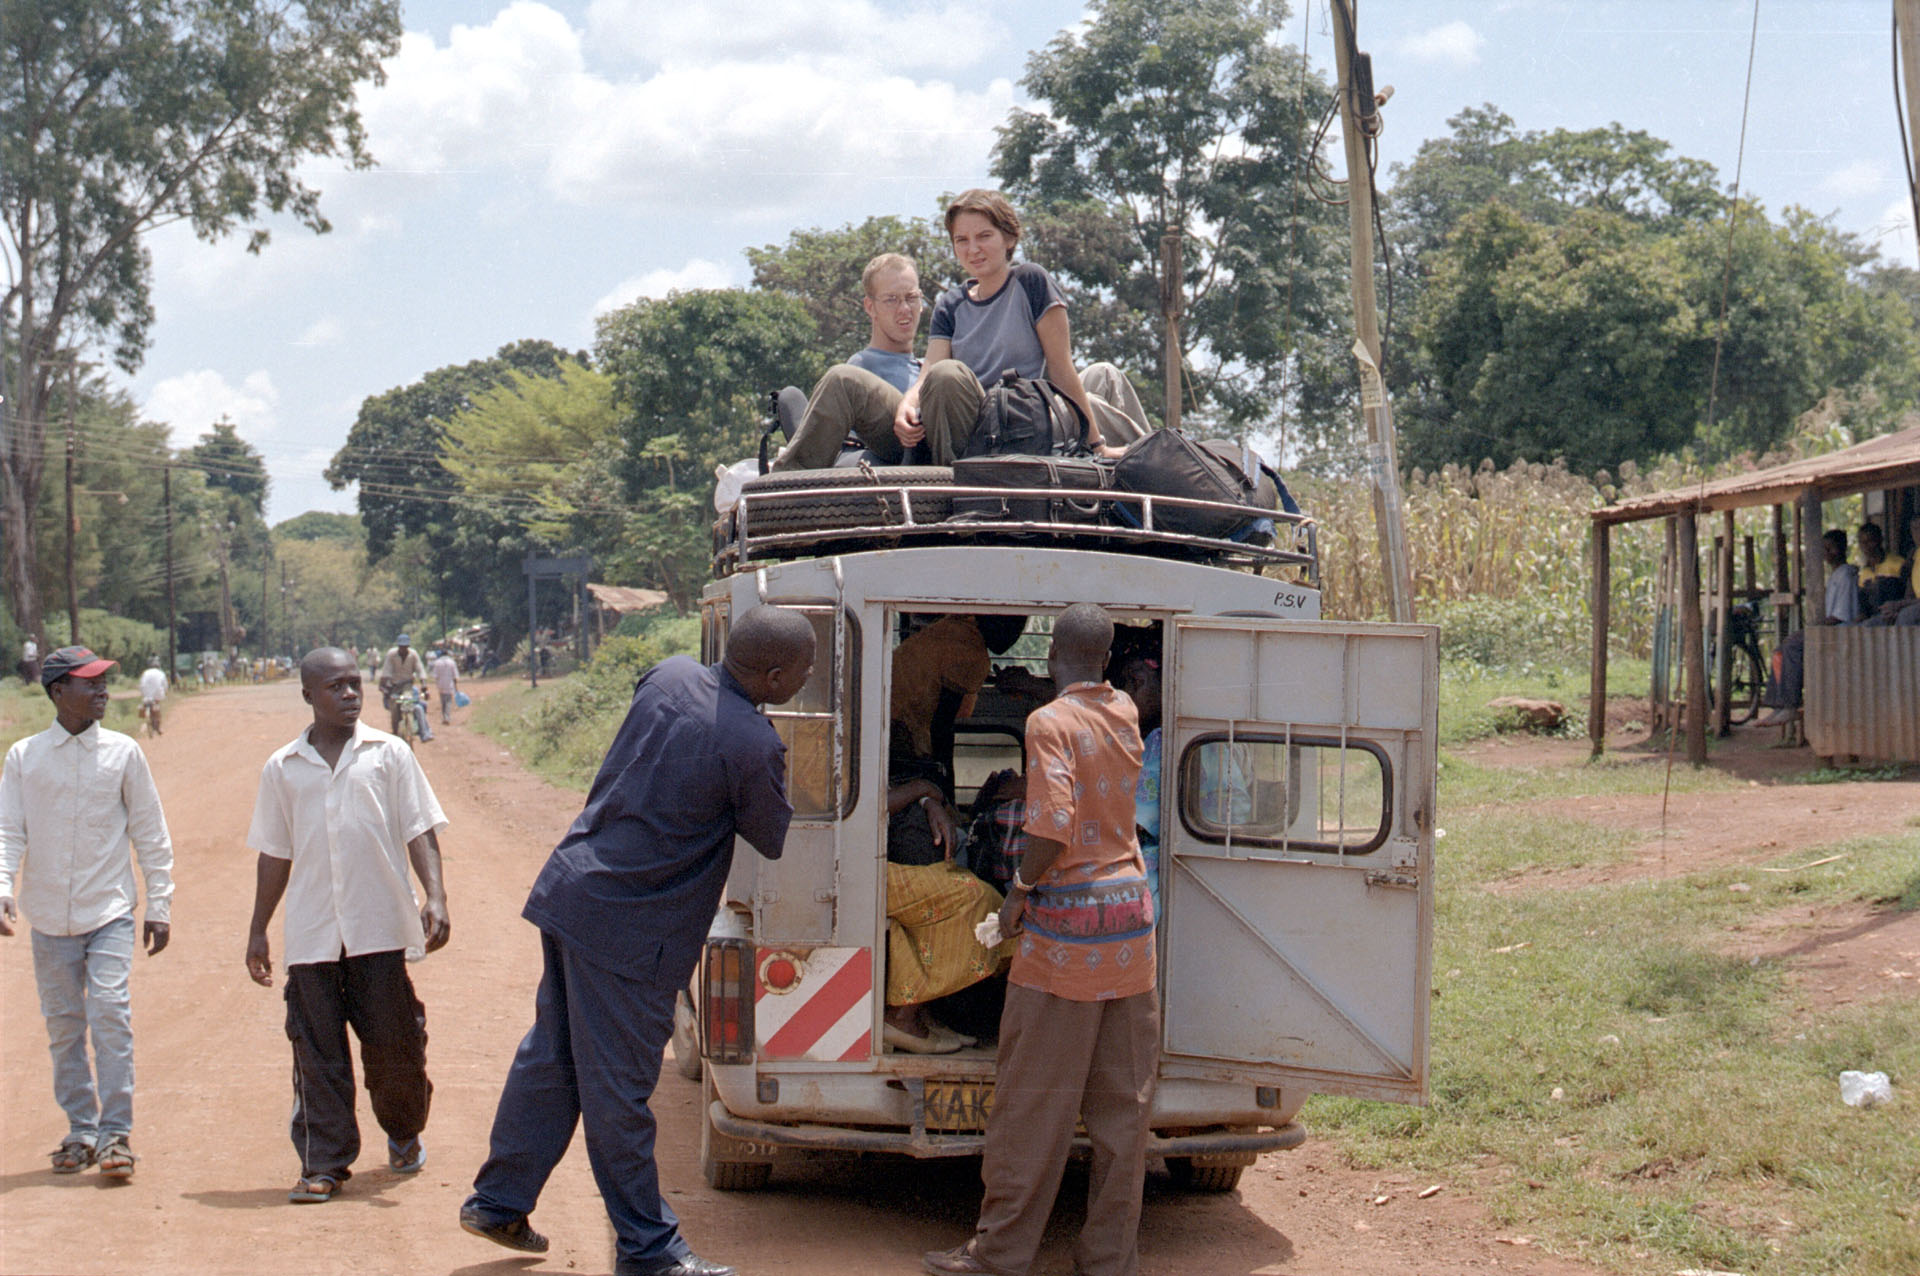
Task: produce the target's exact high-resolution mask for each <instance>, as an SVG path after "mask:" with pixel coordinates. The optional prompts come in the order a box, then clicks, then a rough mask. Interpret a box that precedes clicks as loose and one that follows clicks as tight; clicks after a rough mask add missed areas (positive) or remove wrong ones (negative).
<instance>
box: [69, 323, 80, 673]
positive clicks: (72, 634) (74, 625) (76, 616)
mask: <svg viewBox="0 0 1920 1276" xmlns="http://www.w3.org/2000/svg"><path fill="white" fill-rule="evenodd" d="M76 357H77V356H76ZM76 371H77V369H76V368H75V367H74V365H73V364H71V363H69V364H68V365H67V642H68V643H69V644H70V645H72V646H75V647H78V646H79V645H80V585H79V582H78V581H77V579H76V578H75V576H74V570H73V538H74V535H75V533H77V532H78V531H79V530H80V520H79V518H78V517H77V516H76V515H75V514H74V512H73V425H74V421H73V410H74V408H73V396H74V391H75V388H76V384H77V378H76V376H75V373H76Z"/></svg>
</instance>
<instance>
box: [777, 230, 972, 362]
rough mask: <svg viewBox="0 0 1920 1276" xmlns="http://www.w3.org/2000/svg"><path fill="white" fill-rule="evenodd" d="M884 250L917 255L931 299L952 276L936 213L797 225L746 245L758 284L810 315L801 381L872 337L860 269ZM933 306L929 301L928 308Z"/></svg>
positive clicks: (950, 259)
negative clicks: (777, 238) (825, 226)
mask: <svg viewBox="0 0 1920 1276" xmlns="http://www.w3.org/2000/svg"><path fill="white" fill-rule="evenodd" d="M881 253H902V254H904V255H906V256H907V257H910V258H912V259H913V264H914V267H915V269H917V270H918V271H919V274H920V289H921V291H922V292H924V293H926V294H927V296H928V297H929V298H931V297H934V296H936V295H938V293H939V292H940V290H941V289H942V288H943V287H945V286H946V285H947V284H948V283H951V282H958V281H957V280H955V279H954V278H953V276H954V262H953V250H952V248H951V247H950V246H949V244H948V242H947V234H946V231H945V230H944V229H942V228H941V225H940V222H939V221H938V220H937V219H935V218H931V217H928V218H911V219H910V218H905V217H869V218H867V220H865V221H863V222H861V223H859V224H858V225H852V226H840V227H836V228H835V229H833V230H821V229H820V228H819V227H817V226H816V227H812V228H810V229H807V230H796V231H794V232H793V233H792V234H791V235H788V236H787V242H786V243H784V244H766V245H763V246H761V247H759V248H749V249H747V261H748V263H749V264H750V265H752V267H753V286H754V287H755V288H758V289H760V290H762V291H764V292H770V293H776V294H779V295H781V296H785V297H791V298H793V299H794V300H795V301H798V302H799V303H800V304H801V306H803V307H804V308H805V309H806V312H807V316H808V318H810V319H811V320H812V328H813V340H812V341H811V342H809V343H808V349H807V350H806V351H805V352H804V354H803V357H802V362H803V363H804V365H805V366H804V367H796V368H795V369H793V370H792V372H791V373H790V374H789V376H790V379H791V380H792V381H794V382H795V383H797V384H799V385H802V386H811V385H812V384H813V383H814V382H815V381H817V380H819V378H820V375H821V374H822V373H824V372H825V371H826V370H827V369H828V368H830V367H832V366H833V365H834V364H836V363H841V362H844V361H845V360H846V357H847V356H848V355H850V354H852V353H853V352H854V351H856V350H859V349H860V348H861V347H862V346H864V345H866V344H867V338H868V337H869V336H870V335H872V330H871V325H870V324H869V322H868V320H867V313H866V311H865V310H863V309H861V306H860V300H861V298H862V297H863V296H865V292H864V290H863V289H862V288H861V285H860V274H861V272H862V271H864V270H865V269H866V268H867V263H868V262H870V261H872V260H873V259H874V258H875V257H878V256H879V255H880V254H881ZM930 309H931V307H929V310H930Z"/></svg>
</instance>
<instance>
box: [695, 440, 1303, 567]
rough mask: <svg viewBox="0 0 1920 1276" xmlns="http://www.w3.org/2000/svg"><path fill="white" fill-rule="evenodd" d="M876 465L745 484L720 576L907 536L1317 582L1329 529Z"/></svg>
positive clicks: (895, 542) (891, 544) (1225, 506)
mask: <svg viewBox="0 0 1920 1276" xmlns="http://www.w3.org/2000/svg"><path fill="white" fill-rule="evenodd" d="M871 473H872V478H873V481H872V482H871V483H870V484H862V485H860V486H857V487H848V486H845V485H841V484H835V485H825V484H823V485H822V486H820V487H818V488H808V487H787V488H783V489H781V490H778V491H770V492H753V491H749V492H743V493H741V495H740V499H739V502H738V503H737V504H736V505H735V506H734V507H733V508H732V509H731V510H729V511H727V512H726V513H725V514H722V515H721V516H720V518H719V520H718V521H717V522H716V523H715V524H714V559H713V569H714V575H715V576H727V575H731V574H733V573H735V572H739V571H743V570H746V569H747V568H748V567H749V566H750V565H756V564H757V563H758V562H759V561H762V560H776V561H777V560H783V559H796V558H815V557H818V556H820V555H821V554H823V553H827V552H833V553H845V552H849V551H850V550H861V549H892V548H896V547H899V546H903V545H938V544H974V545H1006V546H1033V545H1045V546H1046V547H1048V548H1056V549H1098V550H1106V551H1109V552H1115V551H1117V552H1122V553H1137V554H1145V555H1150V556H1154V557H1159V558H1168V559H1179V560H1183V561H1188V562H1194V561H1199V562H1208V563H1214V564H1217V565H1220V566H1234V567H1256V568H1257V567H1267V566H1290V567H1298V568H1301V569H1302V570H1303V573H1304V576H1305V579H1306V583H1308V584H1309V585H1311V586H1313V587H1315V588H1318V586H1319V584H1320V560H1319V544H1318V528H1317V527H1316V525H1315V523H1314V520H1313V519H1311V518H1309V517H1308V516H1306V515H1304V514H1288V513H1284V512H1281V511H1277V510H1269V509H1262V508H1260V507H1258V506H1252V505H1237V504H1229V503H1226V502H1221V501H1206V500H1198V499H1194V498H1190V497H1178V496H1150V495H1146V494H1144V493H1138V492H1122V491H1116V490H1113V489H1103V490H1099V491H1091V490H1090V491H1068V490H1063V489H1061V488H1051V487H1050V488H1011V487H991V488H989V487H975V486H968V485H965V484H959V483H930V484H929V483H889V482H888V481H887V479H886V470H885V468H877V469H874V470H873V471H871ZM956 497H958V498H969V497H974V498H986V500H985V501H977V502H975V504H976V505H978V504H999V505H1001V506H1002V507H1003V508H1004V509H1006V510H1008V511H1011V510H1012V509H1013V507H1014V505H1015V504H1016V503H1017V504H1024V505H1038V506H1039V507H1040V508H1041V509H1043V510H1045V511H1048V512H1052V511H1057V510H1061V509H1069V510H1071V511H1073V513H1074V519H1073V521H1066V520H1062V519H1059V518H1051V519H1049V518H1039V519H1035V518H1026V517H1012V516H1009V517H983V516H981V515H980V514H977V513H968V514H961V515H955V514H954V513H953V512H952V511H953V508H954V504H955V498H956ZM809 505H814V506H818V507H820V508H819V511H818V512H819V515H820V517H819V519H818V521H817V522H816V521H814V520H812V519H810V518H809V517H808V514H809V508H808V507H809ZM828 507H830V508H828ZM1173 511H1181V512H1183V513H1190V514H1202V515H1207V514H1211V515H1214V516H1216V517H1217V518H1219V519H1220V520H1222V521H1225V522H1229V523H1233V524H1238V525H1240V526H1251V525H1253V524H1254V522H1255V521H1256V520H1261V519H1264V520H1267V521H1268V522H1270V523H1271V525H1272V527H1273V533H1272V536H1271V537H1270V538H1267V539H1266V540H1265V543H1256V540H1255V539H1254V538H1248V539H1244V540H1231V539H1227V538H1226V537H1218V536H1206V535H1197V534H1194V533H1191V532H1176V531H1168V530H1165V529H1164V528H1163V527H1161V526H1160V524H1161V523H1162V522H1163V521H1164V520H1165V518H1166V516H1167V515H1168V514H1169V513H1171V512H1173Z"/></svg>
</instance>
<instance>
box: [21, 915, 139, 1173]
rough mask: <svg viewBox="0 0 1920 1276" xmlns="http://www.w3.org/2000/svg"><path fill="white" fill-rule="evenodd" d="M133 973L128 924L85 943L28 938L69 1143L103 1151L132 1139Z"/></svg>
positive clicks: (78, 938) (117, 923) (125, 920)
mask: <svg viewBox="0 0 1920 1276" xmlns="http://www.w3.org/2000/svg"><path fill="white" fill-rule="evenodd" d="M132 971H133V918H132V917H130V916H129V917H119V918H115V919H114V920H113V921H110V922H108V923H107V924H106V925H104V926H102V927H100V928H99V929H98V930H94V931H89V932H88V933H86V934H84V935H43V934H41V933H40V932H39V931H37V930H36V931H34V932H33V976H34V979H35V981H36V982H37V983H38V984H39V986H40V1013H41V1014H43V1015H45V1016H46V1018H47V1038H48V1043H49V1045H50V1047H51V1049H52V1053H53V1097H54V1098H55V1099H56V1100H57V1101H58V1102H59V1104H60V1107H61V1108H62V1109H63V1110H64V1111H65V1112H66V1114H67V1129H68V1131H69V1134H68V1137H69V1138H74V1139H81V1140H84V1141H86V1142H87V1143H96V1142H98V1143H104V1142H106V1140H108V1139H110V1138H113V1137H114V1136H116V1135H120V1136H124V1135H127V1134H130V1133H132V1131H133V1000H132V997H131V996H130V995H129V994H128V991H127V979H128V976H129V975H130V974H131V973H132ZM89 1032H91V1033H92V1036H93V1062H92V1063H91V1064H89V1063H88V1061H87V1036H88V1033H89ZM96 1076H97V1078H98V1080H97V1083H96Z"/></svg>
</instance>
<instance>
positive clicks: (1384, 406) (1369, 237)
mask: <svg viewBox="0 0 1920 1276" xmlns="http://www.w3.org/2000/svg"><path fill="white" fill-rule="evenodd" d="M1330 3H1331V5H1332V9H1333V48H1334V62H1335V64H1336V66H1337V68H1338V70H1339V82H1340V131H1341V133H1342V135H1343V136H1344V137H1345V139H1346V148H1347V217H1348V222H1349V225H1350V227H1351V231H1352V236H1353V257H1352V269H1353V319H1354V327H1355V328H1356V329H1357V332H1358V339H1357V340H1355V342H1354V343H1353V354H1354V358H1355V359H1357V360H1358V361H1359V363H1360V415H1361V417H1362V418H1363V419H1364V420H1365V422H1366V426H1367V468H1368V470H1369V471H1370V474H1371V477H1372V481H1373V521H1374V526H1375V527H1376V529H1378V531H1379V535H1380V564H1381V568H1382V570H1383V571H1384V572H1385V574H1386V578H1387V599H1388V602H1389V604H1390V608H1391V613H1390V614H1391V615H1392V618H1393V619H1394V620H1396V621H1410V620H1412V619H1413V618H1414V616H1413V576H1412V572H1411V571H1410V570H1409V568H1408V564H1407V528H1406V510H1405V501H1404V499H1403V498H1402V496H1401V492H1400V461H1399V456H1398V454H1397V452H1396V450H1395V448H1394V438H1393V409H1392V408H1391V406H1390V405H1389V404H1388V403H1387V392H1386V385H1385V383H1384V382H1383V381H1382V380H1381V378H1380V316H1379V313H1378V311H1377V309H1376V308H1375V304H1374V296H1373V170H1372V162H1371V160H1369V158H1368V156H1367V148H1368V142H1369V140H1370V139H1372V138H1373V137H1376V136H1378V134H1379V132H1380V111H1379V103H1378V102H1377V101H1376V100H1375V98H1374V94H1373V60H1372V59H1371V58H1369V57H1368V56H1367V55H1366V54H1364V53H1361V52H1360V51H1359V41H1358V39H1357V36H1356V32H1355V29H1354V0H1330Z"/></svg>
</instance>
